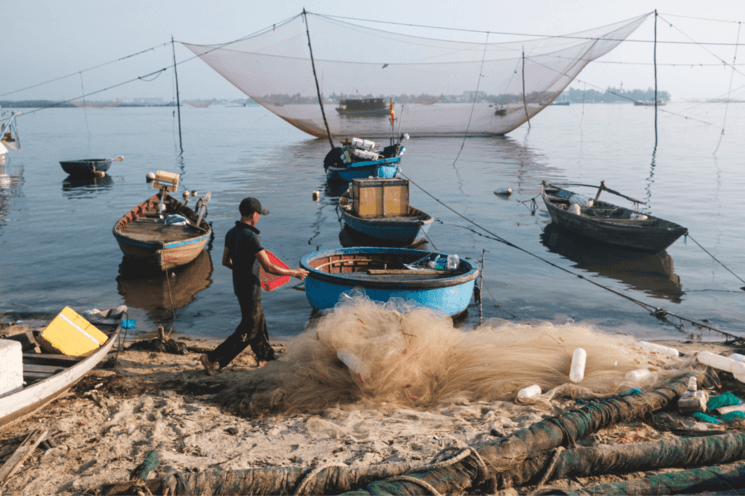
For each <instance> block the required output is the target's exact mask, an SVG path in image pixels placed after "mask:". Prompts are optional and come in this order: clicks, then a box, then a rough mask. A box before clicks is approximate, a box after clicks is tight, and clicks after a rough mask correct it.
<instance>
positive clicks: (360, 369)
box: [336, 350, 370, 382]
mask: <svg viewBox="0 0 745 496" xmlns="http://www.w3.org/2000/svg"><path fill="white" fill-rule="evenodd" d="M336 356H337V357H338V358H339V360H341V361H342V362H343V363H344V365H346V366H347V367H349V370H351V371H352V372H354V373H355V374H357V375H358V376H359V378H360V381H362V382H364V378H365V377H369V375H370V367H368V366H367V365H365V363H364V362H363V361H362V360H360V359H359V357H357V355H355V354H354V353H352V352H351V351H347V350H339V351H337V352H336Z"/></svg>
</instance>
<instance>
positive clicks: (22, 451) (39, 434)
mask: <svg viewBox="0 0 745 496" xmlns="http://www.w3.org/2000/svg"><path fill="white" fill-rule="evenodd" d="M47 434H49V431H48V430H43V431H42V430H40V429H39V430H35V431H33V432H32V433H31V434H29V435H28V437H26V439H25V440H24V441H23V442H22V443H21V445H20V446H19V447H18V448H17V449H16V450H15V452H14V453H13V454H12V455H11V456H10V458H8V460H6V462H5V464H3V466H2V467H0V487H2V486H3V485H4V484H5V482H6V481H7V480H8V479H10V477H11V476H12V475H13V474H14V473H15V471H16V470H18V467H20V466H21V464H22V463H23V462H25V461H26V459H27V458H28V457H29V456H31V454H32V453H33V452H34V450H35V449H36V447H37V446H39V443H41V442H42V441H44V440H45V439H46V438H47Z"/></svg>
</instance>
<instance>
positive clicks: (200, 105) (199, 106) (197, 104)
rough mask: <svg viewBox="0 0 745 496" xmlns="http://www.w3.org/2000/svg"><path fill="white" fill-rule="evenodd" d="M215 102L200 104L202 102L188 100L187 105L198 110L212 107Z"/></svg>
mask: <svg viewBox="0 0 745 496" xmlns="http://www.w3.org/2000/svg"><path fill="white" fill-rule="evenodd" d="M213 101H214V100H210V101H208V102H200V101H197V100H186V103H188V104H189V105H191V106H192V107H196V108H207V107H209V106H210V105H212V102H213Z"/></svg>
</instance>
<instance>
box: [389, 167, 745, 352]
mask: <svg viewBox="0 0 745 496" xmlns="http://www.w3.org/2000/svg"><path fill="white" fill-rule="evenodd" d="M399 174H400V175H401V176H403V177H404V178H406V179H408V180H409V182H411V184H413V185H414V186H416V187H417V188H419V189H420V190H421V191H422V192H423V193H424V194H426V195H427V196H429V197H430V198H432V199H433V200H435V201H436V202H437V203H439V204H440V205H442V206H443V207H445V208H446V209H448V210H450V211H451V212H453V213H454V214H455V215H457V216H458V217H460V218H462V219H463V220H465V221H466V222H468V223H470V224H473V225H474V226H476V227H478V228H479V229H481V230H482V231H484V232H485V233H487V234H489V236H491V239H493V240H495V241H498V242H500V243H503V244H505V245H507V246H510V247H512V248H515V249H517V250H519V251H521V252H523V253H525V254H526V255H530V256H531V257H533V258H536V259H538V260H540V261H542V262H545V263H547V264H549V265H550V266H552V267H554V268H557V269H559V270H561V271H563V272H566V273H567V274H570V275H573V276H575V277H578V278H579V279H582V280H584V281H587V282H589V283H590V284H593V285H595V286H597V287H599V288H601V289H604V290H606V291H609V292H611V293H613V294H615V295H618V296H620V297H621V298H625V299H626V300H628V301H630V302H632V303H636V304H637V305H639V306H640V307H642V308H644V309H645V310H647V311H649V312H650V313H651V314H652V315H654V316H655V317H657V318H658V319H660V320H663V321H666V322H667V319H666V318H665V316H667V315H670V316H671V317H675V318H677V319H680V320H681V321H686V322H689V323H691V324H693V325H695V326H696V327H698V328H700V329H704V328H705V329H709V330H711V331H714V332H718V333H720V334H723V335H725V336H727V337H728V338H730V339H738V337H739V336H736V335H734V334H732V333H729V332H726V331H722V330H720V329H717V328H716V327H711V326H708V325H706V324H704V323H702V322H697V321H695V320H691V319H689V318H687V317H682V316H680V315H676V314H673V313H670V312H668V311H667V310H664V309H662V308H657V307H654V306H652V305H650V304H648V303H645V302H643V301H641V300H637V299H636V298H632V297H631V296H628V295H625V294H623V293H621V292H619V291H616V290H615V289H611V288H609V287H607V286H603V285H602V284H600V283H598V282H595V281H593V280H591V279H588V278H586V277H585V276H583V275H582V274H577V273H576V272H573V271H571V270H569V269H566V268H564V267H562V266H560V265H557V264H555V263H553V262H551V261H550V260H547V259H545V258H543V257H541V256H539V255H536V254H535V253H533V252H530V251H528V250H526V249H525V248H521V247H520V246H517V245H515V244H513V243H511V242H510V241H507V240H506V239H504V238H503V237H501V236H499V235H498V234H495V233H493V232H492V231H490V230H488V229H487V228H485V227H483V226H482V225H480V224H478V223H477V222H475V221H473V220H471V219H469V218H468V217H466V216H465V215H463V214H461V213H460V212H458V211H457V210H455V209H454V208H452V207H451V206H449V205H448V204H446V203H445V202H443V201H442V200H440V199H439V198H437V197H435V196H434V195H433V194H432V193H430V192H429V191H427V190H426V189H424V188H423V187H421V186H420V185H419V184H418V183H416V182H415V181H414V180H412V179H411V178H410V177H407V176H406V175H405V174H404V173H403V172H399ZM485 237H488V236H485Z"/></svg>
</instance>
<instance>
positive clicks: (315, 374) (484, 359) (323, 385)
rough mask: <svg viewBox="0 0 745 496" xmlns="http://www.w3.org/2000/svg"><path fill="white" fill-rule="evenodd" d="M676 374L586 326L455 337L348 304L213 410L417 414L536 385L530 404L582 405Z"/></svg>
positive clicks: (407, 315)
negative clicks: (579, 354)
mask: <svg viewBox="0 0 745 496" xmlns="http://www.w3.org/2000/svg"><path fill="white" fill-rule="evenodd" d="M576 348H584V349H585V351H586V352H587V363H586V368H585V375H584V379H583V380H582V382H581V383H580V384H577V385H575V384H573V383H571V381H570V379H569V369H570V364H571V358H572V353H573V351H574V350H575V349H576ZM342 359H344V361H342ZM345 362H346V363H345ZM686 365H687V364H686V363H683V360H681V359H678V358H672V357H668V356H664V355H660V354H658V353H654V352H649V351H645V350H643V349H642V348H641V347H639V346H638V343H637V341H636V340H635V339H634V338H632V337H629V336H622V335H611V334H608V333H605V332H602V331H600V330H598V329H596V328H593V327H592V326H589V325H584V324H565V325H553V324H551V323H541V324H538V325H534V324H515V323H505V322H502V321H487V322H486V323H485V325H483V326H482V327H479V328H477V329H473V330H463V329H457V328H455V327H454V326H453V321H452V319H451V318H450V317H448V316H445V315H442V314H440V313H437V312H435V311H432V310H430V309H427V308H423V307H414V306H412V305H410V304H408V303H406V302H404V301H403V300H398V301H390V302H388V303H379V302H374V301H371V300H369V299H368V298H366V297H364V296H356V297H354V298H352V299H351V300H349V301H347V302H345V303H340V304H339V305H337V307H336V308H335V309H334V310H333V311H332V312H331V313H329V314H328V315H326V316H323V317H321V318H320V319H318V320H317V321H315V322H312V323H310V324H309V326H308V328H307V329H306V331H305V332H304V333H303V334H302V335H300V336H299V337H298V338H297V339H296V340H295V341H293V342H292V343H291V344H290V345H289V346H288V350H287V353H286V354H285V355H284V356H283V357H282V358H281V359H280V360H279V361H277V362H271V363H270V364H269V365H268V366H267V367H264V368H263V369H260V370H258V371H255V372H251V374H250V376H249V378H248V380H247V381H243V382H241V384H240V385H237V386H233V387H232V388H228V389H226V390H224V391H223V392H222V395H221V401H222V402H223V403H224V404H226V405H228V406H230V407H233V408H234V409H236V410H238V412H239V413H243V414H248V415H252V416H253V415H261V414H266V413H273V414H293V413H317V412H320V411H323V410H325V409H327V408H331V407H339V406H343V405H349V404H355V408H361V409H365V408H391V409H394V408H414V409H427V408H433V407H442V406H447V405H449V404H462V403H464V402H473V401H497V400H501V401H513V400H514V399H515V397H516V393H517V392H518V391H519V390H520V389H522V388H524V387H527V386H530V385H531V384H538V385H539V386H540V387H541V390H542V391H548V392H547V393H545V394H544V395H542V396H541V397H539V398H538V399H537V400H533V401H534V402H537V403H541V402H543V403H545V404H548V400H550V399H551V398H553V396H554V395H556V394H559V393H560V394H566V395H569V396H571V397H574V398H577V397H586V398H587V397H596V396H598V395H605V394H612V393H616V392H620V391H621V390H623V389H625V388H628V387H630V386H635V387H640V388H644V389H646V388H650V387H654V386H656V385H658V384H659V383H661V381H662V380H663V379H667V378H670V377H671V376H673V375H677V374H678V373H680V372H681V369H683V368H684V367H685V366H686ZM640 368H649V369H650V370H652V371H653V374H652V375H651V377H650V378H649V379H648V380H647V381H646V382H645V383H641V384H640V383H632V382H630V381H628V380H627V379H626V378H625V377H624V376H625V374H626V373H627V372H629V371H631V370H635V369H640Z"/></svg>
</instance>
